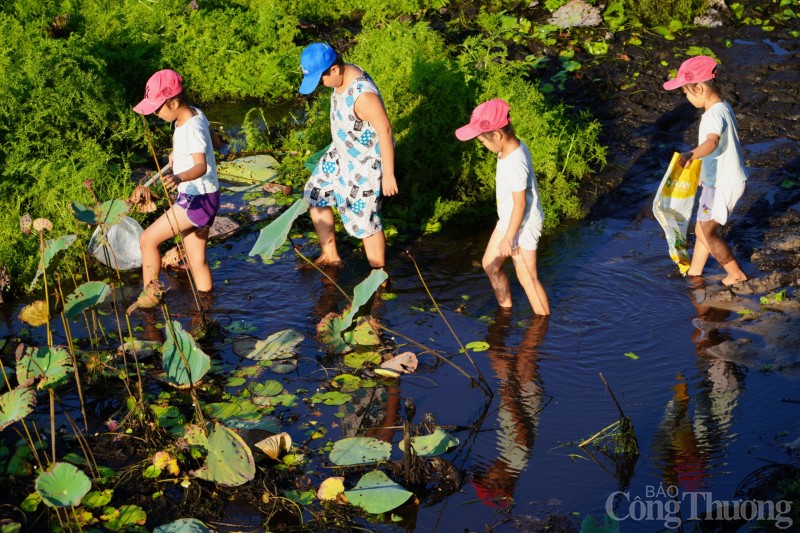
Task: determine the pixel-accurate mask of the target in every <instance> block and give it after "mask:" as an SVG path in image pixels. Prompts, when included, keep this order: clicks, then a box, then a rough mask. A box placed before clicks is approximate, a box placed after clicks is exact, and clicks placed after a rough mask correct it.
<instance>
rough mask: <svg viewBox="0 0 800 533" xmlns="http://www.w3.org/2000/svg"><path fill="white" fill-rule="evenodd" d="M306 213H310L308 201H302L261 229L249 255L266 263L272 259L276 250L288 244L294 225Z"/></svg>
mask: <svg viewBox="0 0 800 533" xmlns="http://www.w3.org/2000/svg"><path fill="white" fill-rule="evenodd" d="M306 211H308V200H305V199H302V200H298V201H297V202H295V203H294V204H292V206H291V207H289V208H288V209H287V210H286V211H284V212H283V213H281V215H280V216H279V217H278V218H276V219H275V220H273V221H272V222H271V223H270V224H269V225H268V226H266V227H264V228H262V229H261V231H260V232H259V234H258V240H256V243H255V245H253V248H252V249H251V250H250V254H249V255H250V256H254V255H258V256H260V257H261V260H262V261H264V262H266V261H268V260H270V259H272V256H273V254H274V253H275V250H277V249H278V248H279V247H280V246H281V245H282V244H283V243H284V242H286V238H287V237H288V236H289V230H290V229H291V227H292V223H293V222H294V221H295V219H296V218H297V217H299V216H300V215H302V214H303V213H305V212H306Z"/></svg>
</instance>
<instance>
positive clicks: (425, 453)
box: [398, 428, 458, 457]
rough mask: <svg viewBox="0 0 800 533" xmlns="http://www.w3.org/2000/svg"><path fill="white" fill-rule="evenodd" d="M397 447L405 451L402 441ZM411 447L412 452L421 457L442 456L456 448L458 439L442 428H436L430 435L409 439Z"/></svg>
mask: <svg viewBox="0 0 800 533" xmlns="http://www.w3.org/2000/svg"><path fill="white" fill-rule="evenodd" d="M398 446H400V449H401V450H403V451H405V446H404V442H403V441H400V442H399V443H398ZM411 446H412V447H413V448H414V452H416V454H417V455H419V456H421V457H434V456H436V455H442V454H443V453H444V452H446V451H447V450H449V449H450V448H452V447H453V446H458V438H457V437H456V436H455V435H451V434H450V433H448V432H447V431H445V430H443V429H442V428H436V430H435V431H434V432H433V433H432V434H430V435H423V436H419V437H411Z"/></svg>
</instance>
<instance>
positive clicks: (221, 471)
mask: <svg viewBox="0 0 800 533" xmlns="http://www.w3.org/2000/svg"><path fill="white" fill-rule="evenodd" d="M207 449H208V455H207V457H206V464H205V466H203V467H202V468H200V469H199V470H195V471H194V472H193V474H194V475H195V476H197V477H199V478H200V479H205V480H207V481H213V482H214V483H218V484H220V485H222V486H225V487H236V486H239V485H242V484H244V483H247V482H248V481H250V480H252V479H253V478H254V477H255V475H256V464H255V461H254V460H253V453H252V452H251V451H250V447H249V446H248V445H247V444H246V443H245V442H244V441H243V440H242V438H241V437H240V436H239V435H237V434H236V433H235V432H234V431H233V430H230V429H228V428H226V427H225V426H223V425H221V424H214V426H213V427H212V428H211V431H210V432H209V435H208V447H207Z"/></svg>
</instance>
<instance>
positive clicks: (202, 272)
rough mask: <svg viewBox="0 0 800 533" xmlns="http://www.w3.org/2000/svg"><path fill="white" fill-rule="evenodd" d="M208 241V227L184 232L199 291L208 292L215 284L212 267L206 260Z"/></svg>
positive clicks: (188, 256)
mask: <svg viewBox="0 0 800 533" xmlns="http://www.w3.org/2000/svg"><path fill="white" fill-rule="evenodd" d="M207 243H208V228H203V229H193V230H192V229H190V230H187V231H186V232H184V237H183V247H184V249H185V250H186V255H187V258H188V260H189V266H191V267H192V268H191V273H192V276H194V285H195V288H196V289H197V290H198V291H205V292H208V291H210V290H211V287H212V286H213V282H212V280H211V269H210V268H209V267H208V261H207V260H206V244H207Z"/></svg>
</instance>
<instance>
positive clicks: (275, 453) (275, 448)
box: [256, 432, 292, 460]
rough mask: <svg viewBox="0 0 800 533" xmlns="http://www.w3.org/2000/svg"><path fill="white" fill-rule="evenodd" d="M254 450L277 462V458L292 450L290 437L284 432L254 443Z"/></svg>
mask: <svg viewBox="0 0 800 533" xmlns="http://www.w3.org/2000/svg"><path fill="white" fill-rule="evenodd" d="M256 448H258V449H259V450H261V451H262V452H264V453H265V454H266V455H267V457H269V458H270V459H274V460H277V459H278V457H280V456H281V455H283V454H285V453H286V452H288V451H289V450H291V449H292V437H291V436H290V435H289V434H288V433H286V432H283V433H278V434H277V435H272V436H270V437H267V438H266V439H264V440H261V441H259V442H256Z"/></svg>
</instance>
